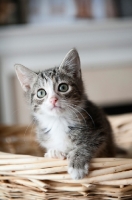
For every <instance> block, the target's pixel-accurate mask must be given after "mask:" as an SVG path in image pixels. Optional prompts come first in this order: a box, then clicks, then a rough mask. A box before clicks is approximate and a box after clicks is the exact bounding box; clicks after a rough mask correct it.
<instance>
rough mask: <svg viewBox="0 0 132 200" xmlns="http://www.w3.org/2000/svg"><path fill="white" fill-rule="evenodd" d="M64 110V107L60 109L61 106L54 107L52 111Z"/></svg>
mask: <svg viewBox="0 0 132 200" xmlns="http://www.w3.org/2000/svg"><path fill="white" fill-rule="evenodd" d="M55 109H56V110H63V108H62V107H60V106H56V105H55V106H53V108H52V109H51V110H55Z"/></svg>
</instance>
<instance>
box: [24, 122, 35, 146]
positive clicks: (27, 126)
mask: <svg viewBox="0 0 132 200" xmlns="http://www.w3.org/2000/svg"><path fill="white" fill-rule="evenodd" d="M33 120H34V118H33V119H32V120H31V123H29V125H28V126H27V128H26V130H25V132H24V142H26V140H25V136H26V133H27V131H28V128H29V127H30V126H31V125H32V123H33Z"/></svg>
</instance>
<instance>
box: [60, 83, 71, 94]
mask: <svg viewBox="0 0 132 200" xmlns="http://www.w3.org/2000/svg"><path fill="white" fill-rule="evenodd" d="M68 89H69V87H68V85H67V84H66V83H61V84H60V85H59V87H58V90H59V91H60V92H66V91H67V90H68Z"/></svg>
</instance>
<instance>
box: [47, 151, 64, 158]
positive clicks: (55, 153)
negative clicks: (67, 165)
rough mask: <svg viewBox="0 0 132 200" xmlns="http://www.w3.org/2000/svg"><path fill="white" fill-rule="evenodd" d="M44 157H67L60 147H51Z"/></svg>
mask: <svg viewBox="0 0 132 200" xmlns="http://www.w3.org/2000/svg"><path fill="white" fill-rule="evenodd" d="M44 157H46V158H59V159H65V158H66V154H65V153H63V152H61V151H59V150H58V149H49V150H48V151H47V153H45V155H44Z"/></svg>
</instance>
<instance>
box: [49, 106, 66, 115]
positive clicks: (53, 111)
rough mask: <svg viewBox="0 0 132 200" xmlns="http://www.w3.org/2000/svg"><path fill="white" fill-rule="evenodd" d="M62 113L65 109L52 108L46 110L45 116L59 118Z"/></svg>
mask: <svg viewBox="0 0 132 200" xmlns="http://www.w3.org/2000/svg"><path fill="white" fill-rule="evenodd" d="M64 112H65V109H64V108H61V107H53V108H51V109H49V110H47V114H49V115H50V116H60V115H63V113H64Z"/></svg>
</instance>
